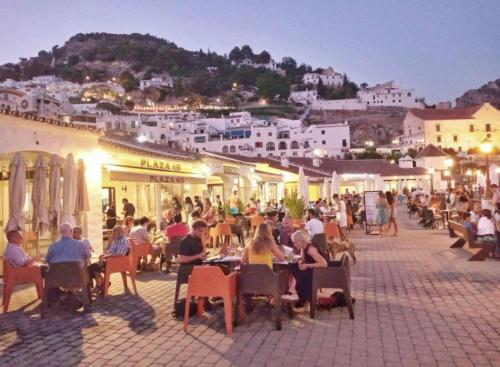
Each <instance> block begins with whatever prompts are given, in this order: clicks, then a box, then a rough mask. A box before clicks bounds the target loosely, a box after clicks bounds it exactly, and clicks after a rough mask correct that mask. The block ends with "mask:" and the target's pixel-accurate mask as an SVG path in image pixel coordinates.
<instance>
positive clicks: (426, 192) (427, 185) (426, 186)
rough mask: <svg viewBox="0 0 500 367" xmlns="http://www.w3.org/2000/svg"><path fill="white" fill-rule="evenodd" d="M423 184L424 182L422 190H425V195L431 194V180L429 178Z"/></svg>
mask: <svg viewBox="0 0 500 367" xmlns="http://www.w3.org/2000/svg"><path fill="white" fill-rule="evenodd" d="M422 182H423V185H422V188H423V189H424V193H425V194H429V193H430V190H429V187H430V185H429V179H428V178H424V179H423V181H422Z"/></svg>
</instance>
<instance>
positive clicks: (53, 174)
mask: <svg viewBox="0 0 500 367" xmlns="http://www.w3.org/2000/svg"><path fill="white" fill-rule="evenodd" d="M49 167H50V172H49V227H50V230H51V231H52V232H55V231H56V230H57V226H58V224H59V218H60V214H61V167H62V158H60V157H59V156H57V155H55V154H54V155H52V157H50V161H49Z"/></svg>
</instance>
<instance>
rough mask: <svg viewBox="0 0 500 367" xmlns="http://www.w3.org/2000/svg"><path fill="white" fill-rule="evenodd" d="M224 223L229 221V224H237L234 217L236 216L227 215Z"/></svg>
mask: <svg viewBox="0 0 500 367" xmlns="http://www.w3.org/2000/svg"><path fill="white" fill-rule="evenodd" d="M224 223H227V224H236V218H234V217H225V218H224Z"/></svg>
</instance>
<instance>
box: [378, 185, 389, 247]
mask: <svg viewBox="0 0 500 367" xmlns="http://www.w3.org/2000/svg"><path fill="white" fill-rule="evenodd" d="M375 207H376V208H377V217H376V219H377V224H378V226H379V233H380V236H381V237H384V226H385V225H387V223H388V222H389V218H388V216H387V213H388V212H389V205H388V204H387V200H386V198H385V195H384V192H383V191H379V193H378V199H377V204H376V205H375Z"/></svg>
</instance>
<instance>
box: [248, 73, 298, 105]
mask: <svg viewBox="0 0 500 367" xmlns="http://www.w3.org/2000/svg"><path fill="white" fill-rule="evenodd" d="M255 84H256V85H257V88H259V93H260V95H261V97H262V98H265V99H267V100H269V101H272V100H274V99H275V98H278V99H280V100H286V99H287V98H288V96H289V95H290V82H289V81H288V80H287V79H285V78H283V77H282V76H280V75H278V74H276V73H273V72H266V73H265V74H263V75H261V76H260V77H259V78H257V81H256V83H255Z"/></svg>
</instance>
